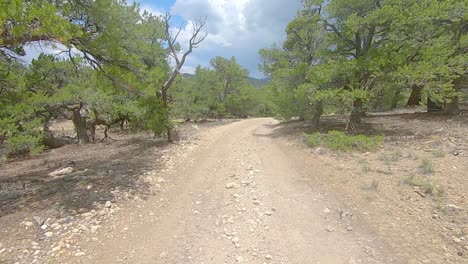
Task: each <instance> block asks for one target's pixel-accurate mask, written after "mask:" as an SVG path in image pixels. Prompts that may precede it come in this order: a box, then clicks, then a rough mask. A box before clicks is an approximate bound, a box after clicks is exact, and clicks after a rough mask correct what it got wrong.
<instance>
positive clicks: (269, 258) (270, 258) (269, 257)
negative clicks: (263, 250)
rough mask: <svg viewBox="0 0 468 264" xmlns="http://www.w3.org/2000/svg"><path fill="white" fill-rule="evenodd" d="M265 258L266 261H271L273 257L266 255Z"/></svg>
mask: <svg viewBox="0 0 468 264" xmlns="http://www.w3.org/2000/svg"><path fill="white" fill-rule="evenodd" d="M265 258H266V259H268V260H272V259H273V257H272V256H271V255H266V256H265Z"/></svg>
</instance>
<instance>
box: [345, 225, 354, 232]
mask: <svg viewBox="0 0 468 264" xmlns="http://www.w3.org/2000/svg"><path fill="white" fill-rule="evenodd" d="M346 230H348V231H353V230H354V228H353V227H352V226H348V227H347V228H346Z"/></svg>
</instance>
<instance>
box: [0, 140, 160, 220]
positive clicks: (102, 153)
mask: <svg viewBox="0 0 468 264" xmlns="http://www.w3.org/2000/svg"><path fill="white" fill-rule="evenodd" d="M167 144H168V143H166V142H162V141H160V140H152V139H130V140H125V141H119V142H113V143H112V144H111V143H107V144H106V143H104V144H93V145H86V146H78V145H75V146H66V147H63V148H61V149H57V150H53V151H48V152H47V153H44V154H41V155H40V156H38V157H36V158H33V159H30V160H28V162H29V163H30V164H29V165H27V164H26V165H23V166H21V162H25V163H27V162H26V161H25V160H20V161H19V163H18V161H12V163H14V164H10V166H8V164H7V166H6V167H9V169H6V170H5V171H3V172H0V187H1V189H0V217H2V216H5V215H9V214H13V213H15V212H19V211H28V212H31V211H32V212H34V211H42V210H53V211H55V212H58V213H66V214H67V215H69V214H73V213H78V212H82V211H89V210H91V209H94V208H95V207H96V204H97V203H105V202H106V201H113V200H114V199H115V191H116V190H117V191H118V192H120V193H125V194H127V195H129V196H130V198H131V197H132V196H139V197H146V196H148V195H150V194H152V190H151V186H150V184H149V183H148V182H147V181H145V179H144V177H145V175H144V173H145V172H146V171H148V170H149V169H153V168H155V166H154V165H155V161H156V160H157V159H158V158H160V157H161V155H162V154H161V151H157V149H161V148H164V146H166V145H167ZM70 164H72V165H71V166H73V169H74V170H73V172H72V173H71V174H68V175H65V176H62V177H55V178H54V177H51V176H49V173H50V172H52V171H54V170H55V169H57V168H60V167H66V166H69V165H70ZM156 164H157V163H156ZM15 166H20V167H19V170H18V168H16V169H14V167H15ZM6 173H11V174H8V175H6Z"/></svg>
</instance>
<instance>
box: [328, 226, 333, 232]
mask: <svg viewBox="0 0 468 264" xmlns="http://www.w3.org/2000/svg"><path fill="white" fill-rule="evenodd" d="M326 230H327V231H328V232H333V231H335V228H333V227H331V226H329V227H327V229H326Z"/></svg>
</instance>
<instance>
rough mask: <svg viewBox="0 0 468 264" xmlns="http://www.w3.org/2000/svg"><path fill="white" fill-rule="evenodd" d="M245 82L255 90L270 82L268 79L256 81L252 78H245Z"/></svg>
mask: <svg viewBox="0 0 468 264" xmlns="http://www.w3.org/2000/svg"><path fill="white" fill-rule="evenodd" d="M247 80H248V81H249V82H250V83H251V84H252V85H253V86H255V87H256V88H260V87H262V86H265V85H267V84H268V82H269V81H270V79H269V78H262V79H258V78H254V77H247Z"/></svg>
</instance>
